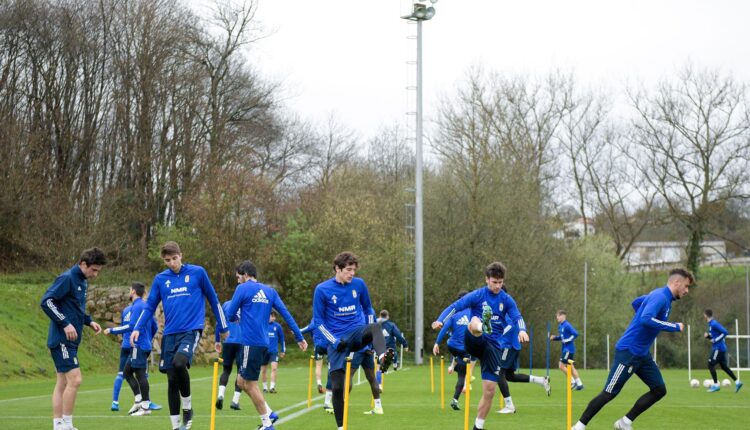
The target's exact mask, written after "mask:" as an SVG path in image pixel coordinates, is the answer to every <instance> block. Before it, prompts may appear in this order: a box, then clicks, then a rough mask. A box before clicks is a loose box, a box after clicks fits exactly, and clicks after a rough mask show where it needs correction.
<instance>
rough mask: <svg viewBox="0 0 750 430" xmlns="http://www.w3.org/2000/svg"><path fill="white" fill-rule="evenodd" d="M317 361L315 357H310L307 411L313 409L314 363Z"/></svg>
mask: <svg viewBox="0 0 750 430" xmlns="http://www.w3.org/2000/svg"><path fill="white" fill-rule="evenodd" d="M314 361H315V356H314V355H311V356H310V377H309V379H308V382H307V409H310V408H311V407H312V385H313V384H312V378H313V362H314Z"/></svg>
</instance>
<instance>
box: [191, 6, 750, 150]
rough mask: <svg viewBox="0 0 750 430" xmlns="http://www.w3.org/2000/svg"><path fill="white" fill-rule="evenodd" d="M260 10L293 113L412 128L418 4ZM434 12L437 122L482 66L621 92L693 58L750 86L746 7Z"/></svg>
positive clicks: (254, 51) (267, 72) (432, 102)
mask: <svg viewBox="0 0 750 430" xmlns="http://www.w3.org/2000/svg"><path fill="white" fill-rule="evenodd" d="M194 1H198V2H200V1H201V0H194ZM257 2H258V4H259V6H258V12H257V15H256V18H257V20H258V21H259V23H260V24H261V25H262V26H263V27H264V28H265V32H266V34H268V37H266V38H264V39H262V40H260V41H258V42H256V43H255V44H254V45H253V46H252V47H251V48H250V49H249V51H248V57H249V59H250V60H251V62H252V63H253V64H254V65H255V66H256V67H257V69H258V70H259V71H260V72H261V73H262V74H263V75H264V76H266V77H267V78H270V79H273V80H278V81H281V82H283V84H284V87H285V89H286V91H287V95H288V99H287V104H288V106H289V107H290V109H291V110H293V111H295V112H297V113H299V114H300V115H301V116H302V117H305V118H309V119H313V120H318V121H320V120H323V119H324V118H325V117H326V116H327V115H328V114H329V113H331V112H335V113H336V114H337V116H338V117H339V118H340V119H341V120H342V122H344V123H345V124H347V125H348V126H350V127H351V128H353V129H355V130H357V131H358V132H359V133H360V134H361V135H362V136H365V137H367V136H370V135H372V134H373V133H375V132H376V131H377V129H378V127H379V126H380V125H382V124H390V123H394V122H400V123H401V124H405V122H406V121H407V117H406V112H407V111H409V110H413V109H414V106H413V105H414V103H413V101H412V100H413V99H410V98H409V97H408V94H409V92H408V91H407V90H406V87H407V86H408V85H413V83H414V72H415V69H414V67H410V66H408V65H407V64H406V62H407V61H408V60H414V59H415V58H416V50H415V47H416V45H415V44H414V42H413V40H409V39H408V38H407V36H408V35H410V34H415V26H414V25H408V24H407V22H406V21H405V20H403V19H400V16H401V15H405V14H407V13H408V12H409V11H410V9H411V5H412V1H411V0H370V1H365V0H318V1H313V0H257ZM426 3H429V0H426ZM434 7H435V9H436V10H437V13H436V15H435V17H434V18H433V19H432V20H431V21H427V22H425V23H424V26H423V28H424V33H423V36H424V38H423V46H424V57H423V60H424V87H423V88H424V108H425V115H426V119H427V120H429V119H430V118H431V117H432V116H433V115H434V111H435V108H436V106H437V100H438V98H439V97H440V95H444V94H450V93H451V92H452V90H453V88H455V86H456V85H457V83H458V82H460V81H461V80H462V79H463V78H464V77H465V76H466V71H467V69H468V68H469V67H471V66H476V65H482V66H483V67H484V68H485V69H488V70H494V71H498V72H501V73H525V74H536V75H543V74H546V73H548V72H549V71H550V70H553V69H555V68H558V69H562V70H565V71H573V72H574V73H575V75H576V76H577V78H578V81H579V82H581V83H583V84H590V85H592V86H595V87H600V88H601V87H603V88H609V89H611V90H618V89H621V88H622V87H623V85H624V83H625V82H626V81H628V80H633V79H643V80H646V81H653V80H655V79H657V78H658V77H661V76H665V75H670V74H674V73H675V70H676V69H677V68H679V67H680V66H681V65H684V64H685V63H686V62H687V61H688V60H690V61H692V62H693V64H695V65H697V66H701V67H703V66H710V67H719V68H722V69H723V70H725V71H729V72H731V73H732V74H733V75H734V76H735V77H736V78H739V79H742V80H745V81H747V82H750V55H749V54H750V52H749V51H750V49H749V48H748V43H749V42H750V37H749V36H750V30H749V29H748V28H750V26H748V24H747V18H748V16H750V1H746V0H710V1H709V0H705V1H698V0H596V1H595V0H515V1H511V0H440V1H439V2H437V3H436V4H435V5H434ZM412 118H413V117H412ZM412 121H413V120H412Z"/></svg>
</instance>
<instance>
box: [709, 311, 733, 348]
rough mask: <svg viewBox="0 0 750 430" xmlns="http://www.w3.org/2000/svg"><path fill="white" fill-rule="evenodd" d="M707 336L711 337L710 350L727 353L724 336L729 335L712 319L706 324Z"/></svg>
mask: <svg viewBox="0 0 750 430" xmlns="http://www.w3.org/2000/svg"><path fill="white" fill-rule="evenodd" d="M708 334H709V336H711V350H712V351H714V350H719V351H721V352H727V344H726V342H725V338H726V336H727V335H728V334H729V332H728V331H727V329H725V328H724V326H722V325H721V324H719V322H718V321H716V320H715V319H712V320H711V321H709V322H708Z"/></svg>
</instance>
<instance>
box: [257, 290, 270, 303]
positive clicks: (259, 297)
mask: <svg viewBox="0 0 750 430" xmlns="http://www.w3.org/2000/svg"><path fill="white" fill-rule="evenodd" d="M253 303H266V304H268V303H269V301H268V297H266V293H264V292H263V290H258V292H257V293H255V296H253Z"/></svg>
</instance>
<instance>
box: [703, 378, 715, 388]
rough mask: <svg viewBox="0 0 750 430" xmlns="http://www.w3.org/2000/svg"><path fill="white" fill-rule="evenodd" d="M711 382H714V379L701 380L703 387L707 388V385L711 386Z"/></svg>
mask: <svg viewBox="0 0 750 430" xmlns="http://www.w3.org/2000/svg"><path fill="white" fill-rule="evenodd" d="M713 383H714V381H712V380H710V379H704V380H703V388H708V387H710V386H711V385H712V384H713Z"/></svg>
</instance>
